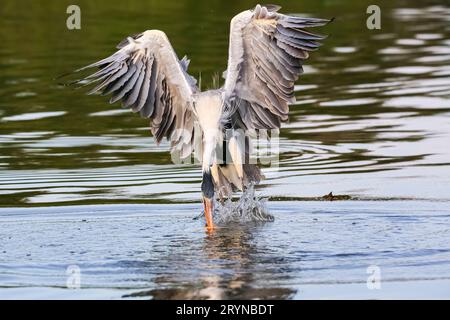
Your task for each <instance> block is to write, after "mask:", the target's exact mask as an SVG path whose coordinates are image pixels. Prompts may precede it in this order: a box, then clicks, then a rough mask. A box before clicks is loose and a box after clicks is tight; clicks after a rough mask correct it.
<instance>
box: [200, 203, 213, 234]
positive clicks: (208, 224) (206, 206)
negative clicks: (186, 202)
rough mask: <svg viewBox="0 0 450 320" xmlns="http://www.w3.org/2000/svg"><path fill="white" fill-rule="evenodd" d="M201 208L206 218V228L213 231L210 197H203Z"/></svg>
mask: <svg viewBox="0 0 450 320" xmlns="http://www.w3.org/2000/svg"><path fill="white" fill-rule="evenodd" d="M203 209H204V211H205V219H206V230H207V231H209V232H210V231H213V230H214V229H215V228H216V226H215V225H214V221H213V216H212V214H213V212H214V202H213V200H212V199H208V198H206V197H203Z"/></svg>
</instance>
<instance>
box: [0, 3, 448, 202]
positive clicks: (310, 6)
mask: <svg viewBox="0 0 450 320" xmlns="http://www.w3.org/2000/svg"><path fill="white" fill-rule="evenodd" d="M69 4H71V1H9V0H4V1H2V4H1V6H0V7H1V8H0V17H1V19H0V39H1V47H0V84H1V86H0V205H2V206H24V205H26V206H29V205H35V204H37V205H43V204H47V205H55V204H56V205H64V204H75V203H76V204H92V203H116V202H118V203H123V202H132V203H139V202H143V203H148V202H158V203H167V202H192V201H197V200H198V199H199V182H200V174H199V170H198V168H196V167H190V166H176V165H173V164H172V162H171V159H170V155H169V153H168V152H167V150H168V148H167V144H166V143H163V144H162V145H160V146H157V145H156V144H155V143H154V142H153V139H152V138H151V136H150V133H149V130H148V126H147V123H146V121H145V120H143V119H141V118H139V117H138V116H136V115H133V114H131V113H130V112H127V111H126V110H121V109H120V107H119V106H118V105H113V106H111V105H108V104H107V103H106V100H105V99H104V98H102V97H99V96H86V95H84V92H83V91H82V90H71V89H68V88H64V87H63V86H61V85H58V82H57V81H55V80H54V77H55V76H57V75H60V74H62V73H64V72H67V71H71V70H73V69H76V68H78V67H80V66H83V65H86V64H88V63H90V62H93V61H96V60H98V59H100V58H103V57H105V56H107V55H109V54H111V53H112V52H114V51H115V49H114V47H115V45H116V44H117V43H118V42H119V41H120V40H122V39H123V38H124V37H126V36H127V35H129V34H134V33H137V32H141V31H143V30H146V29H161V30H164V31H165V32H166V33H167V35H168V37H169V39H170V40H171V42H172V44H173V46H174V48H175V50H176V51H177V53H178V55H179V56H182V55H184V54H188V55H189V57H190V58H191V60H192V61H191V66H190V73H191V74H192V75H194V76H195V77H197V78H199V77H200V75H201V79H202V87H203V88H208V87H211V86H212V83H213V81H212V78H213V77H214V75H215V74H221V73H222V71H223V70H224V69H225V68H226V61H227V47H228V26H229V21H230V19H231V18H232V16H233V15H235V14H236V13H238V12H240V11H242V10H244V9H247V8H251V7H253V5H254V3H253V2H250V1H226V2H224V1H223V2H222V1H176V2H172V1H137V0H135V1H127V2H124V1H95V2H93V1H78V2H77V4H78V5H79V6H80V8H81V27H82V28H81V30H68V29H67V28H66V18H67V17H68V15H67V14H66V8H67V6H68V5H69ZM369 4H371V2H370V1H285V2H284V3H282V5H283V11H284V12H300V13H304V14H308V15H311V16H317V17H324V18H331V17H336V20H335V21H334V22H333V23H332V24H331V25H329V26H327V27H325V28H323V30H322V31H323V33H327V34H329V35H330V37H329V38H328V39H327V40H326V41H325V45H324V46H323V47H322V48H321V49H320V50H319V51H318V52H316V53H314V54H313V55H312V57H311V59H310V60H309V61H308V63H307V64H306V67H305V74H304V75H303V76H302V77H301V79H300V81H299V83H298V85H299V86H298V87H297V89H298V91H297V94H296V96H297V100H298V104H296V105H293V106H292V107H291V114H290V118H289V123H288V124H286V125H285V126H284V127H283V129H282V130H281V135H280V137H281V146H280V162H279V169H278V170H275V169H273V168H268V169H267V170H265V174H266V176H267V180H265V181H264V182H263V184H262V186H261V187H260V189H259V190H260V192H261V193H262V194H263V195H267V196H271V197H272V198H273V199H297V198H298V199H309V198H315V197H320V196H322V195H324V194H328V193H329V192H330V191H333V192H334V193H335V194H348V195H350V196H352V197H353V198H354V199H439V200H448V199H450V197H449V193H448V189H449V186H450V178H449V176H450V175H449V173H450V171H449V164H450V156H449V155H450V152H449V148H448V141H449V138H450V134H449V132H450V118H449V115H450V113H449V111H450V97H449V93H450V80H449V75H450V69H449V61H450V40H449V34H450V30H449V25H450V24H449V16H450V11H449V10H450V9H449V7H448V2H446V1H441V2H439V1H380V2H379V3H378V4H379V5H380V7H381V10H382V25H381V26H382V29H381V30H368V29H367V28H366V24H365V23H366V18H367V16H368V15H367V14H366V13H365V11H366V8H367V6H368V5H369ZM299 186H300V187H299Z"/></svg>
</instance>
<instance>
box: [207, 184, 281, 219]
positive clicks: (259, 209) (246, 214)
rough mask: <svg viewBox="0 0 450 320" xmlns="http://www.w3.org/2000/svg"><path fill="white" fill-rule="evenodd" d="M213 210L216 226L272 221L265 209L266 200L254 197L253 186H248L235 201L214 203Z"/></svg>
mask: <svg viewBox="0 0 450 320" xmlns="http://www.w3.org/2000/svg"><path fill="white" fill-rule="evenodd" d="M214 208H215V210H214V214H213V216H214V221H215V222H216V223H217V224H218V225H224V224H228V223H233V222H234V223H236V222H251V221H261V222H268V221H269V222H271V221H274V216H273V215H271V214H270V213H269V210H268V208H267V199H266V198H262V197H259V196H258V195H256V193H255V187H254V185H250V186H249V187H248V188H247V189H246V190H245V191H244V192H243V193H242V195H241V197H240V198H239V199H238V200H236V201H232V200H231V199H228V200H226V201H224V202H223V203H221V202H220V201H215V206H214Z"/></svg>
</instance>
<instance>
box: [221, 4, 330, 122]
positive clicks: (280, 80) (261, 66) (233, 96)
mask: <svg viewBox="0 0 450 320" xmlns="http://www.w3.org/2000/svg"><path fill="white" fill-rule="evenodd" d="M279 9H280V8H279V7H274V6H270V5H268V6H260V5H257V6H256V7H255V9H254V10H248V11H244V12H242V13H240V14H238V15H237V16H235V17H234V18H233V19H232V21H231V25H230V28H231V31H230V48H229V59H228V67H227V72H226V79H225V86H224V91H225V101H226V103H228V104H235V105H236V108H234V109H235V110H236V113H237V115H235V117H234V118H235V119H234V120H236V121H237V123H240V125H241V126H244V127H246V128H251V129H261V128H264V129H268V128H277V127H279V126H280V124H281V122H282V121H287V120H288V113H289V104H290V103H293V102H295V96H294V85H295V81H296V80H297V79H298V77H299V75H300V74H301V73H302V72H303V68H302V65H303V62H304V60H306V59H307V58H308V57H309V52H312V51H315V50H317V49H318V48H319V47H320V45H321V43H320V42H319V41H321V40H323V39H325V38H326V37H325V36H323V35H319V34H314V33H311V32H309V31H306V30H304V28H310V27H318V26H323V25H325V24H327V23H328V22H330V20H326V19H316V18H305V17H298V16H293V15H284V14H281V13H277V11H278V10H279ZM232 109H233V108H232Z"/></svg>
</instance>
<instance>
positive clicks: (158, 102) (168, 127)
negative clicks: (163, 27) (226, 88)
mask: <svg viewBox="0 0 450 320" xmlns="http://www.w3.org/2000/svg"><path fill="white" fill-rule="evenodd" d="M117 48H118V49H119V50H118V51H117V52H115V53H114V54H112V55H111V56H109V57H107V58H105V59H102V60H100V61H98V62H95V63H93V64H90V65H88V66H86V67H83V68H81V69H78V70H76V72H80V71H84V70H86V69H90V68H99V70H97V71H96V72H94V73H92V74H91V75H88V76H86V77H85V78H84V79H82V80H80V81H78V83H84V84H85V85H86V84H87V85H89V84H92V83H96V82H98V84H97V85H96V86H95V87H94V88H93V89H92V90H90V91H89V93H91V94H92V93H101V94H102V95H111V98H110V100H109V102H110V103H115V102H117V101H119V100H121V102H122V106H123V107H126V108H130V109H131V110H132V111H133V112H139V113H140V115H141V116H142V117H144V118H149V119H150V126H151V131H152V133H153V135H154V137H155V139H156V141H157V142H158V143H159V142H160V141H161V140H162V139H163V138H164V137H166V138H168V139H169V140H170V141H171V146H172V150H174V149H175V147H176V146H175V144H176V143H182V145H181V146H180V148H179V149H182V150H183V153H184V154H186V153H187V151H188V150H191V151H192V148H189V146H186V143H188V144H190V143H191V140H192V136H193V126H194V125H193V124H194V120H195V118H194V116H195V113H194V111H193V101H194V95H195V94H196V93H197V91H198V89H197V86H196V82H197V81H196V80H195V79H194V78H193V77H192V76H190V75H189V74H188V73H187V67H188V65H189V60H188V59H187V57H184V58H183V59H182V60H179V59H178V57H177V56H176V54H175V52H174V50H173V48H172V46H171V44H170V42H169V40H168V38H167V36H166V35H165V34H164V33H163V32H162V31H158V30H149V31H145V32H143V33H140V34H136V35H133V36H131V37H128V38H127V39H125V40H123V41H122V42H120V43H119V45H118V46H117ZM178 130H182V131H183V132H184V134H185V135H186V134H187V136H182V135H181V134H180V133H178V132H177V131H178ZM181 137H182V138H183V139H181Z"/></svg>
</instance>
